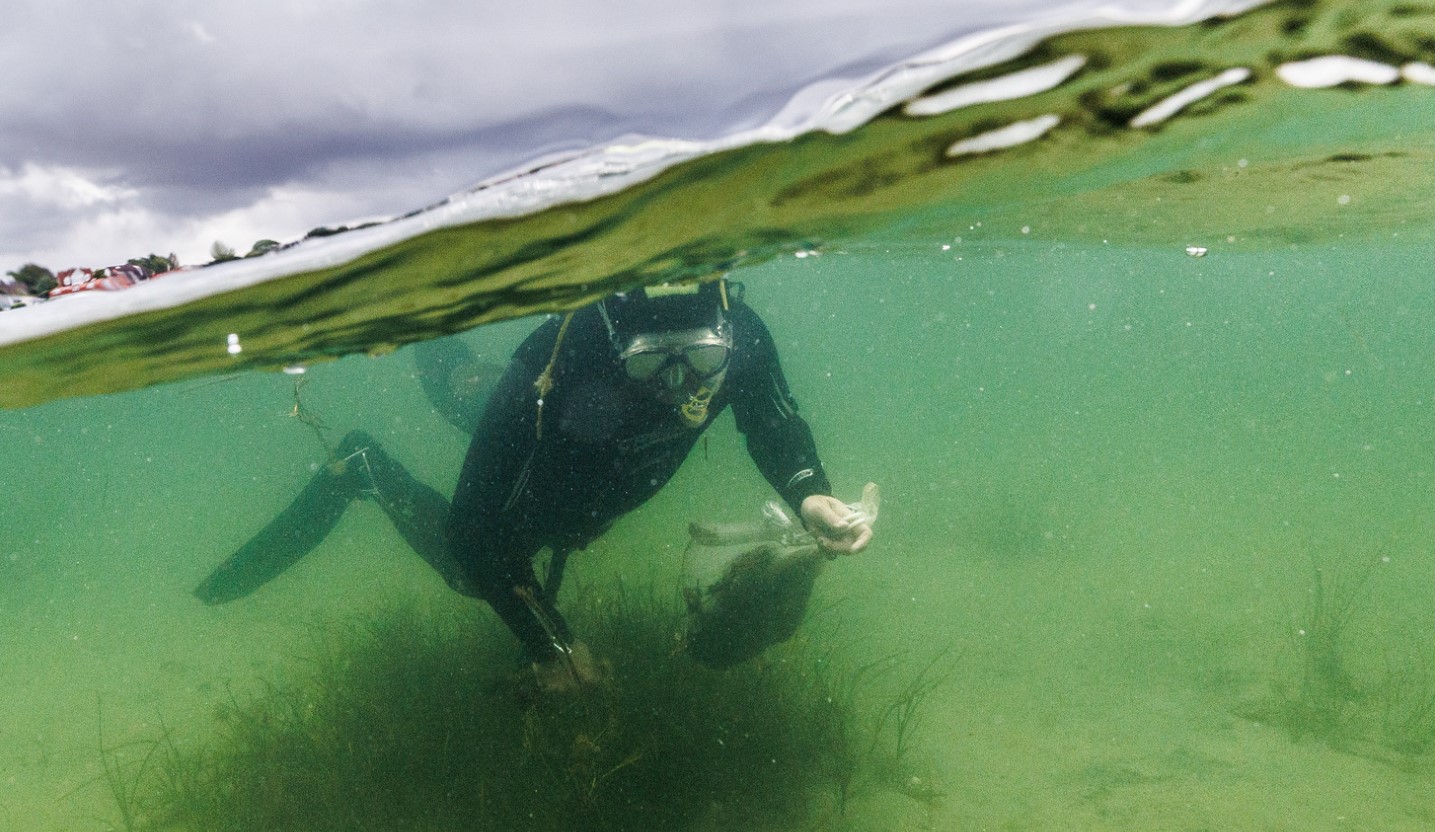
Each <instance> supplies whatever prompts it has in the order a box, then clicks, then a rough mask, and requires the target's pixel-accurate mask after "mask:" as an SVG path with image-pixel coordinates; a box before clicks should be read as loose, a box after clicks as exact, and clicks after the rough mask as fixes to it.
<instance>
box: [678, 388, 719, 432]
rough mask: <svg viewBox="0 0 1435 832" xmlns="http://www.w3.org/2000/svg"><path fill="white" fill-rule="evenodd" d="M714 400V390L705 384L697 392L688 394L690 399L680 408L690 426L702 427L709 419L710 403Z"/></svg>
mask: <svg viewBox="0 0 1435 832" xmlns="http://www.w3.org/2000/svg"><path fill="white" fill-rule="evenodd" d="M712 400H713V390H712V388H710V387H708V386H707V385H706V384H704V385H703V386H702V387H699V388H698V391H697V392H696V393H693V394H692V395H690V396H688V400H687V401H686V402H685V403H683V405H682V406H681V407H679V408H678V410H680V411H681V412H682V414H683V419H685V420H686V421H687V423H688V427H694V428H697V427H702V425H703V423H704V422H706V421H707V420H708V404H710V403H711V402H712Z"/></svg>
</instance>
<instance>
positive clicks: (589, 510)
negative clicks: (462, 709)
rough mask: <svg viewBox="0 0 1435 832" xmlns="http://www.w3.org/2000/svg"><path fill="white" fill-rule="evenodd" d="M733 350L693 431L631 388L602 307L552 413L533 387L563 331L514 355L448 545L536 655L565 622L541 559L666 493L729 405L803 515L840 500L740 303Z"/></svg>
mask: <svg viewBox="0 0 1435 832" xmlns="http://www.w3.org/2000/svg"><path fill="white" fill-rule="evenodd" d="M727 319H728V320H729V322H730V323H731V325H732V328H733V352H732V357H731V361H730V364H729V366H728V370H727V375H726V378H725V380H724V382H723V384H722V386H721V387H720V388H719V390H718V392H717V393H716V395H715V396H714V397H713V399H712V402H711V404H710V406H709V411H708V417H707V421H706V422H704V423H703V424H702V425H701V426H699V427H698V428H692V427H688V426H687V425H685V424H684V423H683V420H682V419H681V418H680V416H679V415H678V414H677V412H676V410H675V408H674V407H672V406H671V405H667V404H664V403H663V402H661V401H660V400H659V399H658V398H656V397H655V396H654V395H653V393H652V391H651V390H649V389H646V388H645V387H643V386H642V385H641V384H639V383H637V382H634V381H631V380H629V379H628V378H627V376H626V375H625V374H624V372H623V368H622V365H621V364H620V362H619V360H618V357H617V355H616V353H615V351H614V349H613V345H612V344H611V343H610V339H609V335H608V331H607V329H606V328H605V327H604V325H603V322H602V319H601V318H600V316H599V315H598V313H597V311H596V308H595V307H587V308H585V309H582V310H580V311H578V312H577V313H576V314H575V315H574V316H573V318H572V320H571V322H570V323H569V325H568V329H567V332H566V333H565V334H564V337H563V339H562V341H561V343H560V344H559V349H558V353H557V358H556V361H555V362H554V371H553V381H554V386H553V388H552V389H551V390H550V392H549V393H548V395H547V396H546V398H545V400H544V402H543V407H542V409H541V412H542V416H541V431H540V425H539V419H540V416H539V413H540V408H539V406H538V398H539V397H538V392H537V390H536V389H535V387H534V381H535V380H536V379H537V378H538V376H539V375H540V374H541V373H542V372H543V370H544V368H545V366H547V365H548V363H549V360H550V358H552V357H553V354H554V353H553V349H554V342H555V340H557V339H558V333H559V329H560V322H559V320H558V319H553V320H550V321H548V322H547V323H545V324H543V325H542V326H540V327H539V328H538V329H537V330H536V331H535V332H534V333H533V334H532V335H530V336H529V337H528V339H527V340H526V341H524V343H523V344H522V345H521V346H520V347H519V348H518V350H517V352H516V353H515V354H514V357H513V360H512V362H510V364H509V366H508V369H507V370H506V372H505V373H504V375H503V377H502V378H501V379H500V381H499V383H498V386H497V388H496V389H495V391H494V393H493V396H492V397H491V398H490V399H489V403H488V406H487V408H486V409H485V410H484V413H483V416H482V418H481V419H480V421H479V424H478V429H477V431H476V432H475V434H474V439H473V443H472V444H471V445H470V446H469V451H468V456H467V458H466V459H465V461H464V465H463V471H462V473H461V474H460V476H459V481H458V487H457V489H456V490H455V492H454V497H453V502H452V511H451V513H450V515H449V524H448V540H449V545H450V547H451V552H452V555H453V559H454V560H455V561H456V562H457V564H458V567H459V569H460V570H461V571H462V573H463V576H464V583H465V584H466V585H467V586H468V587H470V588H472V589H473V590H474V591H476V592H477V593H478V594H479V595H480V596H481V597H482V598H484V599H485V600H487V601H488V602H489V603H490V604H491V605H492V606H493V608H494V609H495V610H496V611H497V612H498V614H499V616H500V617H501V618H502V619H503V621H504V622H505V623H506V624H507V625H508V626H509V628H510V629H512V630H513V632H514V634H515V635H517V636H518V638H519V640H520V641H521V642H522V643H523V645H524V647H525V648H526V649H527V650H528V653H529V655H530V656H531V657H532V658H534V659H535V660H542V659H544V658H547V657H548V656H551V655H552V654H553V651H554V646H553V640H552V638H550V636H549V635H548V632H547V629H546V628H545V622H543V621H542V620H541V618H540V616H539V615H536V614H535V613H534V611H533V608H532V607H530V606H529V601H528V600H525V598H524V597H523V596H524V595H527V594H529V593H531V595H529V596H528V597H529V600H531V601H532V602H533V604H534V605H535V606H536V607H537V608H538V609H539V610H540V612H541V615H542V617H546V618H547V619H548V622H546V623H547V624H548V626H551V627H552V628H554V629H555V630H556V631H557V635H558V636H560V637H561V638H562V639H563V640H564V641H568V640H570V639H571V634H570V633H569V631H568V628H567V625H566V624H565V623H564V622H563V618H562V616H561V615H559V613H558V611H557V609H555V608H554V605H553V601H554V599H553V598H552V597H550V596H551V595H552V594H556V587H554V586H550V587H549V589H550V590H555V592H545V588H544V586H543V585H541V584H540V583H539V581H538V580H537V576H536V575H535V574H534V570H533V558H534V556H535V555H537V553H538V552H539V551H540V550H541V549H543V548H544V547H549V548H551V549H552V551H553V552H554V554H555V557H557V558H558V559H559V561H560V562H561V559H562V558H563V557H566V555H567V553H568V552H570V551H572V550H573V549H581V548H583V547H585V546H586V545H587V544H588V543H589V542H591V541H592V540H593V539H595V538H596V537H598V536H599V535H601V534H602V533H603V532H604V531H605V530H606V529H607V528H608V527H609V526H611V525H612V524H613V522H614V521H615V520H617V519H618V518H619V517H621V516H622V515H624V514H626V513H627V512H629V511H632V510H633V509H635V508H637V507H638V506H639V505H642V504H643V503H644V502H645V501H646V500H648V499H649V498H650V497H652V496H653V495H654V494H656V493H657V492H658V490H659V489H661V488H662V487H663V485H664V484H665V483H667V481H668V480H669V479H670V478H671V477H672V476H673V474H674V473H676V471H677V470H678V467H679V466H680V465H682V462H683V460H684V459H685V458H686V457H687V455H688V452H689V451H690V450H692V447H693V445H694V444H696V442H697V441H698V437H699V436H701V434H702V431H703V430H705V429H706V428H707V426H708V425H710V424H711V423H712V420H713V419H714V418H716V416H717V415H718V414H719V413H721V412H722V411H723V410H724V409H725V408H726V407H727V406H728V405H731V406H732V408H733V414H734V416H735V417H736V419H737V427H738V430H739V431H740V432H742V433H743V434H744V436H745V437H746V439H747V447H748V452H749V453H750V454H751V456H752V459H753V461H754V462H755V463H756V464H757V467H758V469H759V470H760V471H761V472H762V474H763V476H764V477H765V478H766V479H767V481H768V482H769V483H770V484H771V485H772V487H773V488H774V489H776V490H777V492H778V493H779V494H780V495H781V496H782V498H783V499H784V500H785V501H786V502H787V503H788V504H789V505H790V506H792V508H793V509H794V510H795V511H796V510H800V506H801V504H802V501H803V500H804V499H805V498H807V497H808V496H810V495H813V494H830V493H831V486H830V485H829V483H828V480H827V476H826V474H825V473H824V472H823V469H822V464H821V462H820V461H819V459H818V456H817V450H816V447H815V445H814V443H813V440H812V432H811V430H810V429H809V428H808V426H807V423H806V422H804V421H803V420H802V418H801V417H800V416H798V414H797V412H796V409H795V406H794V404H793V401H792V397H791V394H790V393H789V391H788V388H787V382H786V381H785V379H784V378H783V375H782V369H781V367H780V366H779V364H778V359H777V351H776V349H775V348H774V346H773V343H772V337H771V335H770V334H769V333H768V330H767V326H766V325H765V324H763V322H762V320H761V319H760V318H759V317H758V316H757V314H756V313H755V312H753V311H752V310H751V309H750V308H748V307H747V306H745V305H743V304H741V303H735V304H734V305H733V308H732V309H731V310H730V311H729V312H728V314H727Z"/></svg>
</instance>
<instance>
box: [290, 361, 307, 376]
mask: <svg viewBox="0 0 1435 832" xmlns="http://www.w3.org/2000/svg"><path fill="white" fill-rule="evenodd" d="M308 371H309V368H308V367H305V366H304V365H303V364H290V365H289V366H288V367H285V368H284V375H286V376H302V375H304V374H305V373H306V372H308Z"/></svg>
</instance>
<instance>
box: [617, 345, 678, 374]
mask: <svg viewBox="0 0 1435 832" xmlns="http://www.w3.org/2000/svg"><path fill="white" fill-rule="evenodd" d="M669 358H671V356H670V355H669V354H668V353H666V352H640V353H638V354H636V355H630V356H628V358H627V360H625V361H624V362H623V368H624V369H625V370H627V372H628V378H631V379H633V380H634V381H647V380H648V379H650V378H652V377H653V376H654V375H656V374H657V372H658V371H659V370H661V369H663V365H665V364H667V363H668V359H669Z"/></svg>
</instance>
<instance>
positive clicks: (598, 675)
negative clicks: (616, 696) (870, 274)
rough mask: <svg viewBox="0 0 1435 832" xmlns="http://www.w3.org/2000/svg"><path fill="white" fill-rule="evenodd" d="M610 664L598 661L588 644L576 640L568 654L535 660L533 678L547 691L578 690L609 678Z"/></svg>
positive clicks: (566, 691) (563, 691) (564, 691)
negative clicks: (608, 665) (539, 660)
mask: <svg viewBox="0 0 1435 832" xmlns="http://www.w3.org/2000/svg"><path fill="white" fill-rule="evenodd" d="M607 670H608V668H607V665H606V664H601V663H599V662H597V661H594V659H593V654H592V652H590V651H589V650H588V645H586V644H584V643H583V642H581V641H575V642H573V643H572V644H571V645H569V652H568V653H566V654H564V655H558V654H554V655H553V657H552V658H549V659H545V660H544V661H541V662H534V663H533V678H534V679H536V680H537V681H538V687H539V689H540V690H543V691H544V692H546V693H577V692H579V691H581V690H582V689H584V688H587V687H592V686H593V685H596V684H598V683H600V682H602V681H603V680H604V679H605V678H607V675H608V672H607Z"/></svg>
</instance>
